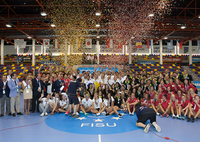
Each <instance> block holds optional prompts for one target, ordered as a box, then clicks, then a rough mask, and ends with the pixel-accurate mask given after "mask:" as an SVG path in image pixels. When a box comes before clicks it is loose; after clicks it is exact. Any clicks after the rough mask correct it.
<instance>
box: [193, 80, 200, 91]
mask: <svg viewBox="0 0 200 142" xmlns="http://www.w3.org/2000/svg"><path fill="white" fill-rule="evenodd" d="M193 83H194V85H195V86H196V87H197V89H200V81H193Z"/></svg>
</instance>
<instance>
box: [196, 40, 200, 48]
mask: <svg viewBox="0 0 200 142" xmlns="http://www.w3.org/2000/svg"><path fill="white" fill-rule="evenodd" d="M197 46H198V49H199V50H200V40H198V41H197Z"/></svg>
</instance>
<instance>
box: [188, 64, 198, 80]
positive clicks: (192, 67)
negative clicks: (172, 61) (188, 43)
mask: <svg viewBox="0 0 200 142" xmlns="http://www.w3.org/2000/svg"><path fill="white" fill-rule="evenodd" d="M189 67H190V68H191V69H192V71H193V72H194V73H195V74H196V75H198V77H200V66H197V65H195V64H192V65H189Z"/></svg>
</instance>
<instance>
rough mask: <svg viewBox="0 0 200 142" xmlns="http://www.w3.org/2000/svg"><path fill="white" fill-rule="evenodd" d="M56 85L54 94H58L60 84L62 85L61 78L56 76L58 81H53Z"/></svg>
mask: <svg viewBox="0 0 200 142" xmlns="http://www.w3.org/2000/svg"><path fill="white" fill-rule="evenodd" d="M55 83H56V93H59V92H60V88H61V87H62V83H64V81H63V80H61V76H60V75H58V79H57V80H56V81H55Z"/></svg>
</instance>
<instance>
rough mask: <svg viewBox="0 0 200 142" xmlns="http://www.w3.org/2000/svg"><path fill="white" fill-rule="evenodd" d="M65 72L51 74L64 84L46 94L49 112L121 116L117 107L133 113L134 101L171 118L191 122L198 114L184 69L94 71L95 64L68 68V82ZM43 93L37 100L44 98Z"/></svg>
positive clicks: (198, 105) (199, 103) (192, 87)
mask: <svg viewBox="0 0 200 142" xmlns="http://www.w3.org/2000/svg"><path fill="white" fill-rule="evenodd" d="M64 76H65V73H64V72H58V73H56V74H54V75H53V79H54V80H56V78H61V79H63V82H64V85H65V86H62V87H61V89H60V90H62V89H63V88H66V90H65V91H61V93H55V96H54V97H53V98H52V97H51V95H47V99H49V105H50V110H51V113H52V114H53V113H54V112H65V113H66V114H68V115H69V116H72V117H73V118H77V117H79V114H80V113H83V114H84V115H86V116H87V115H88V113H92V114H96V115H97V116H98V115H101V114H103V115H106V116H109V115H112V114H114V113H115V114H117V115H118V116H119V117H122V115H123V113H119V110H121V111H120V112H122V111H123V112H124V113H128V114H129V115H134V113H135V112H137V111H136V104H141V106H144V107H148V108H152V109H153V110H154V112H155V114H156V115H160V116H161V117H169V115H170V114H171V116H172V118H178V119H186V116H187V121H191V122H194V121H195V119H196V118H197V117H200V115H199V114H200V109H199V108H200V101H199V96H198V95H197V89H196V87H195V85H194V84H193V80H192V76H191V75H189V74H188V73H187V70H184V71H183V73H180V71H179V70H176V71H175V72H169V70H168V69H166V70H165V72H164V73H159V72H153V71H151V72H149V73H147V72H146V71H141V72H134V73H133V72H132V71H131V70H130V71H126V72H124V71H120V70H119V71H118V72H115V70H111V68H110V69H109V68H108V69H107V70H105V68H102V69H101V70H99V71H96V68H95V71H94V72H93V73H90V72H89V71H87V72H86V71H83V72H82V73H80V71H79V70H76V71H75V72H74V73H73V72H72V71H69V72H68V73H67V77H68V78H67V79H68V81H67V82H66V81H65V77H64ZM42 97H43V96H41V98H40V101H42V99H43V100H45V101H46V100H47V99H45V98H42ZM59 100H60V101H59ZM43 102H44V101H43ZM72 109H73V111H72ZM72 112H73V113H72ZM136 115H137V116H138V114H137V113H136Z"/></svg>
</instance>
